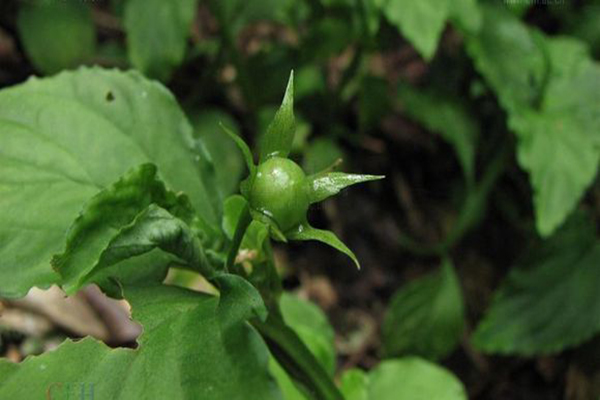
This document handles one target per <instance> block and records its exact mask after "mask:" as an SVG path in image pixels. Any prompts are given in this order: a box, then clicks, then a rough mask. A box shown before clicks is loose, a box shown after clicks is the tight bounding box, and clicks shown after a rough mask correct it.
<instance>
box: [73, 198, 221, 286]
mask: <svg viewBox="0 0 600 400" xmlns="http://www.w3.org/2000/svg"><path fill="white" fill-rule="evenodd" d="M82 242H83V243H86V241H85V240H83V239H82ZM84 245H85V244H84ZM157 249H160V250H162V252H163V253H164V254H170V255H172V256H173V257H171V258H172V259H173V258H174V260H169V261H171V263H173V264H174V263H177V264H178V265H180V266H184V267H185V268H187V269H189V270H193V271H197V272H199V273H201V274H202V275H203V276H204V277H205V278H207V279H210V278H212V277H213V275H214V271H213V269H212V268H211V266H210V265H209V262H208V260H207V258H206V255H205V254H204V249H203V247H202V243H200V240H199V239H198V236H196V234H195V233H194V232H193V230H192V229H191V228H190V227H189V226H188V225H187V224H186V223H185V222H183V221H182V220H180V219H178V218H176V217H174V216H173V215H172V214H170V213H169V212H168V211H167V210H165V209H163V208H160V207H158V206H156V205H155V204H152V205H150V206H148V208H146V209H145V210H144V211H142V212H141V213H140V214H138V216H136V218H135V220H134V221H133V222H131V223H130V224H129V225H127V226H126V227H124V228H122V229H121V230H120V231H119V232H118V233H117V234H116V235H115V236H114V238H112V239H111V240H110V242H109V243H108V245H107V246H106V248H105V249H104V250H102V253H101V255H100V256H99V257H98V262H96V263H95V264H94V265H93V267H92V269H91V270H89V272H87V274H86V275H83V276H81V277H80V278H79V280H78V281H77V282H76V283H75V284H72V285H70V284H67V285H65V286H64V287H65V290H66V291H68V290H69V289H70V288H72V289H71V290H70V291H71V292H75V291H76V289H78V288H80V287H82V286H84V285H85V284H87V283H91V282H94V283H98V284H99V285H101V286H104V285H102V283H103V282H105V281H106V280H107V279H110V280H112V281H113V282H114V281H117V282H118V283H119V284H120V285H123V284H130V283H132V281H133V282H135V283H138V282H142V279H148V278H147V275H148V274H149V273H151V271H148V270H150V269H151V268H152V264H156V263H157V261H156V259H155V260H154V261H153V263H152V264H150V263H148V264H142V262H148V260H147V259H146V258H142V259H141V262H139V263H138V264H137V265H136V267H137V268H136V271H135V272H134V271H131V272H130V273H129V274H127V275H125V276H123V275H124V273H126V271H124V270H125V268H128V267H130V266H128V265H126V264H125V265H124V264H120V263H121V262H122V261H125V260H128V259H133V258H136V257H138V256H142V255H145V254H148V253H150V252H152V251H154V250H157ZM157 256H158V255H156V254H155V256H154V257H155V258H157ZM133 261H134V260H130V262H131V263H133ZM84 266H85V265H84V264H81V265H79V267H80V268H81V267H84ZM112 266H116V268H113V270H112V271H109V270H108V269H109V268H110V267H112ZM130 268H131V267H130ZM155 268H156V267H155ZM161 270H162V269H161ZM136 275H139V276H140V278H137V276H136Z"/></svg>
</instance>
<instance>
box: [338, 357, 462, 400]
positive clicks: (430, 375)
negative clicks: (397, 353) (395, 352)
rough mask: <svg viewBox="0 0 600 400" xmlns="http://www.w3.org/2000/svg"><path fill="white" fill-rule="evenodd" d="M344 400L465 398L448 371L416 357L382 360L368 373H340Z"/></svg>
mask: <svg viewBox="0 0 600 400" xmlns="http://www.w3.org/2000/svg"><path fill="white" fill-rule="evenodd" d="M341 381H342V391H343V392H344V395H346V400H421V399H422V400H466V399H467V394H466V391H465V388H464V386H463V385H462V383H461V382H460V381H459V380H458V379H457V378H456V377H455V376H454V375H453V374H452V373H451V372H450V371H448V370H446V369H445V368H443V367H440V366H438V365H436V364H433V363H431V362H429V361H425V360H423V359H420V358H418V357H404V358H397V359H392V360H387V361H383V362H382V363H381V364H379V365H378V366H377V367H375V368H374V369H373V370H372V371H370V372H369V373H368V374H366V373H364V372H362V371H360V370H350V371H348V372H346V373H345V374H344V375H343V376H342V379H341Z"/></svg>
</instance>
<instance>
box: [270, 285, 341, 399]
mask: <svg viewBox="0 0 600 400" xmlns="http://www.w3.org/2000/svg"><path fill="white" fill-rule="evenodd" d="M280 305H281V314H282V315H283V318H284V320H285V322H286V324H287V325H288V326H289V327H290V328H292V329H293V330H294V331H295V332H296V333H297V334H298V336H299V337H300V339H301V340H302V341H303V342H304V344H306V346H307V347H308V349H309V350H310V351H311V353H312V354H313V355H314V356H315V357H316V358H317V360H318V361H319V362H320V363H321V365H322V366H323V368H325V370H326V371H327V372H328V373H329V374H330V375H331V376H333V373H334V372H335V361H336V360H335V358H336V356H335V348H334V345H333V340H334V332H333V328H332V327H331V325H330V324H329V322H328V321H327V317H326V316H325V314H324V313H323V311H321V309H320V308H319V307H318V306H316V305H315V304H312V303H311V302H309V301H306V300H302V299H300V298H298V297H296V296H294V295H291V294H288V293H283V295H282V296H281V301H280ZM270 367H271V371H272V372H273V375H274V376H275V378H276V379H277V382H278V384H279V386H280V387H281V390H282V392H283V394H284V398H285V400H296V399H298V400H300V399H301V400H305V399H309V398H310V397H309V396H308V395H307V394H303V393H302V391H301V388H299V387H298V386H296V385H295V384H294V383H293V381H292V380H291V378H290V377H289V375H288V374H287V372H285V370H284V369H283V368H282V367H281V365H280V364H279V363H278V362H277V361H276V360H274V359H272V360H271V365H270Z"/></svg>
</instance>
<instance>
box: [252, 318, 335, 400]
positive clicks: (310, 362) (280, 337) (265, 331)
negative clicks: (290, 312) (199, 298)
mask: <svg viewBox="0 0 600 400" xmlns="http://www.w3.org/2000/svg"><path fill="white" fill-rule="evenodd" d="M252 325H253V326H254V327H255V328H256V329H257V330H258V332H259V333H260V334H261V335H262V337H263V338H264V339H265V341H266V343H267V345H268V346H269V349H270V350H271V353H272V354H273V356H275V358H276V359H277V361H278V362H279V363H280V364H281V366H282V367H283V368H284V369H285V370H286V371H287V372H288V373H289V374H290V375H291V377H292V378H293V379H294V380H295V381H296V382H297V383H298V384H300V385H301V386H302V387H303V388H305V389H306V391H307V393H308V394H309V395H310V396H311V397H312V398H313V399H315V400H343V398H344V397H343V396H342V394H341V392H340V391H339V389H338V388H337V387H336V386H335V383H334V382H333V380H332V379H331V378H330V377H329V375H328V373H327V372H326V371H325V369H324V368H323V367H322V366H321V364H320V363H319V361H317V359H316V358H315V356H313V354H312V353H311V352H310V351H309V350H308V348H307V347H306V346H305V345H304V343H303V342H302V341H301V340H300V338H299V337H298V335H297V334H296V333H295V332H294V331H293V330H292V329H291V328H289V327H288V326H287V325H286V324H285V322H284V321H283V319H282V318H281V317H280V316H278V315H276V314H275V313H273V312H271V313H269V317H268V318H267V320H266V321H265V322H261V321H258V320H254V321H252Z"/></svg>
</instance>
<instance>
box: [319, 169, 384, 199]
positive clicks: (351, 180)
mask: <svg viewBox="0 0 600 400" xmlns="http://www.w3.org/2000/svg"><path fill="white" fill-rule="evenodd" d="M383 178H384V176H383V175H360V174H345V173H343V172H329V173H319V174H316V175H313V176H310V177H309V178H308V180H309V198H310V202H311V204H312V203H318V202H319V201H323V200H325V199H326V198H328V197H331V196H334V195H336V194H338V193H339V192H340V191H341V190H342V189H344V188H346V187H348V186H352V185H355V184H357V183H362V182H368V181H376V180H378V179H383Z"/></svg>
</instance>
